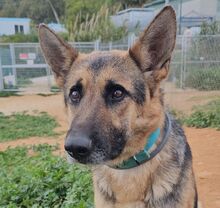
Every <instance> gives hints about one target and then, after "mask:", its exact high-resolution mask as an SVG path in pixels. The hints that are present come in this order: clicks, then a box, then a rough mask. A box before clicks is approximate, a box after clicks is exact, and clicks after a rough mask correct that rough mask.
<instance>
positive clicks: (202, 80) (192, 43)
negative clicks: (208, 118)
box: [0, 35, 220, 94]
mask: <svg viewBox="0 0 220 208" xmlns="http://www.w3.org/2000/svg"><path fill="white" fill-rule="evenodd" d="M134 40H135V37H131V38H125V39H123V40H121V41H118V42H109V43H101V42H100V41H94V42H76V43H71V45H72V46H74V47H75V48H77V49H78V50H79V51H80V52H82V53H89V52H91V51H93V50H102V51H103V50H105V51H108V50H115V49H119V50H127V49H128V48H129V47H130V45H131V44H132V43H133V41H134ZM219 46H220V36H217V35H216V36H193V37H191V36H190V37H189V36H188V37H187V36H178V37H177V41H176V48H175V50H174V55H173V59H172V63H171V71H170V74H169V77H168V79H167V82H166V86H165V89H166V91H168V92H177V91H179V92H180V91H184V92H186V91H188V92H189V91H193V92H195V91H219V90H220V50H219ZM4 90H7V91H20V92H22V93H29V94H30V93H46V92H49V91H56V90H58V89H57V86H56V84H55V82H54V79H53V76H52V72H51V70H50V68H49V66H48V65H47V64H46V63H45V60H44V57H43V55H42V52H41V49H40V46H39V44H38V43H15V44H0V91H4Z"/></svg>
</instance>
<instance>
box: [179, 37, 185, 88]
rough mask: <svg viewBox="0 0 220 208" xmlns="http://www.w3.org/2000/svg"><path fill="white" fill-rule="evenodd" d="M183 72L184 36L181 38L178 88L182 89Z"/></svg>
mask: <svg viewBox="0 0 220 208" xmlns="http://www.w3.org/2000/svg"><path fill="white" fill-rule="evenodd" d="M183 71H184V36H182V38H181V67H180V88H181V89H183Z"/></svg>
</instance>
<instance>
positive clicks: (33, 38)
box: [0, 33, 38, 43]
mask: <svg viewBox="0 0 220 208" xmlns="http://www.w3.org/2000/svg"><path fill="white" fill-rule="evenodd" d="M0 42H2V43H27V42H28V43H37V42H38V35H37V33H36V34H35V33H34V34H27V35H24V34H21V33H18V34H15V35H3V36H2V37H1V38H0Z"/></svg>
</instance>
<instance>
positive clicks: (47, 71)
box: [46, 66, 52, 91]
mask: <svg viewBox="0 0 220 208" xmlns="http://www.w3.org/2000/svg"><path fill="white" fill-rule="evenodd" d="M46 73H47V82H48V88H49V91H50V90H51V87H52V84H51V77H50V68H49V66H47V67H46Z"/></svg>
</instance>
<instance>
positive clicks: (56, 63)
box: [39, 24, 78, 88]
mask: <svg viewBox="0 0 220 208" xmlns="http://www.w3.org/2000/svg"><path fill="white" fill-rule="evenodd" d="M39 40H40V45H41V49H42V51H43V54H44V56H45V59H46V61H47V63H48V64H49V65H50V66H51V68H52V70H53V71H54V73H55V78H56V81H57V84H58V85H59V87H61V88H62V87H63V85H64V76H65V74H66V73H67V72H68V70H69V69H70V67H71V65H72V63H73V61H74V60H75V59H76V57H77V55H78V53H77V51H76V50H75V49H73V48H72V47H71V46H70V45H69V44H67V43H66V42H64V41H63V40H62V39H61V38H60V37H58V36H57V35H56V34H55V32H53V31H52V30H51V29H49V28H48V27H47V26H46V25H44V24H40V25H39Z"/></svg>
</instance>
